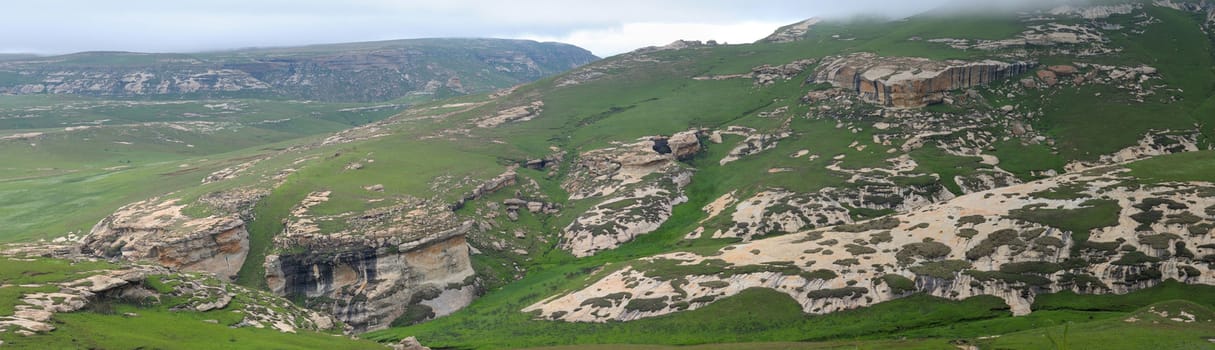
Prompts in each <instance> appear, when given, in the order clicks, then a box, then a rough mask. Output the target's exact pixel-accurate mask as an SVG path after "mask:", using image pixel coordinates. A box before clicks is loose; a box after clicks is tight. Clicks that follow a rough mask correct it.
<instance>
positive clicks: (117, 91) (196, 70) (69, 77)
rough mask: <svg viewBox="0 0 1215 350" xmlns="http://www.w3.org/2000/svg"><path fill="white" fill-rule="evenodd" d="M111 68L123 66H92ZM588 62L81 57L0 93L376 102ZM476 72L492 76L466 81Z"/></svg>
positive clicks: (508, 46) (58, 61)
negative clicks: (117, 63) (119, 62)
mask: <svg viewBox="0 0 1215 350" xmlns="http://www.w3.org/2000/svg"><path fill="white" fill-rule="evenodd" d="M112 59H122V60H126V61H129V62H132V63H130V64H124V65H122V66H114V65H106V64H99V63H95V62H98V61H99V60H112ZM596 59H597V58H596V57H595V56H594V55H592V54H591V53H590V52H588V51H586V50H583V49H581V48H578V47H575V46H571V45H566V44H558V43H538V42H533V41H525V40H497V39H418V40H399V41H385V42H372V43H354V44H336V45H317V46H310V47H308V48H307V50H299V48H286V49H252V50H240V51H232V52H224V53H209V54H146V53H129V52H86V53H78V54H72V55H65V56H56V57H46V58H29V59H20V60H8V61H3V62H0V72H6V73H11V74H18V75H20V76H22V77H23V78H22V79H21V80H20V81H21V82H20V83H10V84H9V85H0V94H22V95H24V94H78V95H90V96H124V97H127V96H152V95H159V96H173V95H184V94H190V95H202V96H208V97H225V96H241V97H245V96H250V95H253V96H267V97H288V98H299V99H312V100H328V101H375V100H391V99H395V98H399V97H402V96H406V95H409V94H414V95H426V94H434V93H436V92H439V91H450V92H454V93H468V92H480V91H492V90H495V89H500V88H506V87H509V86H512V85H516V84H519V83H523V82H527V81H531V80H535V79H538V78H541V77H544V76H547V75H550V74H554V73H558V72H563V71H566V70H568V69H571V68H574V67H577V66H580V65H583V64H586V63H588V62H591V61H594V60H596ZM469 67H472V68H469ZM480 70H485V71H491V72H494V73H495V74H493V75H492V77H490V75H482V74H473V72H476V71H480ZM352 87H356V88H352Z"/></svg>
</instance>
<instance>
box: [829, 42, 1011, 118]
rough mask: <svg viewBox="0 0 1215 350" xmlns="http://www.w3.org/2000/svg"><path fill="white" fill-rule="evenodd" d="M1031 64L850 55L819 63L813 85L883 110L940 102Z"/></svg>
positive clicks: (1005, 76)
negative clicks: (823, 85) (844, 92)
mask: <svg viewBox="0 0 1215 350" xmlns="http://www.w3.org/2000/svg"><path fill="white" fill-rule="evenodd" d="M1034 65H1035V63H1032V62H1012V63H1006V62H1000V61H994V60H986V61H976V62H970V61H959V60H950V61H934V60H930V59H926V58H912V57H881V56H878V55H876V54H873V53H855V54H851V55H845V56H834V57H828V58H825V59H823V62H822V64H820V65H819V67H818V68H817V69H816V70H815V73H814V81H816V82H827V83H831V84H832V85H834V86H836V87H840V88H843V89H846V90H848V91H853V92H856V93H858V94H859V95H860V97H861V99H862V100H865V101H869V102H873V103H877V104H881V105H884V106H888V107H899V108H914V107H923V106H926V105H929V104H933V103H939V102H941V100H942V95H941V93H942V92H945V91H950V90H956V89H963V88H969V87H972V86H979V85H985V84H988V83H991V82H994V81H998V80H1002V79H1008V78H1011V77H1014V76H1017V75H1020V74H1022V73H1025V72H1028V71H1029V69H1030V68H1032V67H1033V66H1034Z"/></svg>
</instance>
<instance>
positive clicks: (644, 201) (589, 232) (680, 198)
mask: <svg viewBox="0 0 1215 350" xmlns="http://www.w3.org/2000/svg"><path fill="white" fill-rule="evenodd" d="M699 135H700V131H698V130H689V131H685V132H680V133H676V134H675V135H672V136H671V137H662V136H659V137H649V138H643V139H642V140H640V141H639V142H636V143H631V144H625V145H619V146H617V147H612V148H605V149H598V150H593V151H589V152H586V153H583V154H582V155H580V156H579V157H578V160H577V162H576V163H575V164H574V168H573V169H572V170H571V173H572V174H573V176H571V177H570V178H569V179H568V180H566V181H565V183H563V184H562V187H564V188H565V189H566V190H567V191H569V192H570V200H599V201H600V202H599V203H598V204H597V205H595V206H594V207H593V208H591V209H590V210H587V211H586V212H584V213H582V214H581V215H579V216H578V217H577V218H575V219H574V221H573V222H572V223H570V224H569V225H568V226H566V227H565V228H564V229H563V230H562V232H561V237H562V238H561V244H560V245H561V247H562V248H563V249H566V250H568V251H570V252H571V253H573V254H574V255H576V256H589V255H594V254H595V253H596V252H599V251H602V250H605V249H611V248H615V247H617V246H619V245H620V244H622V243H625V242H628V241H631V240H633V238H635V237H637V236H639V235H643V234H646V233H650V232H653V231H654V230H655V229H657V228H658V226H659V225H661V224H662V223H663V222H665V221H666V220H667V219H668V218H669V217H670V216H671V210H672V208H673V207H674V206H675V205H678V204H680V203H683V202H685V201H686V200H687V198H686V197H684V195H683V192H682V191H683V187H684V186H686V185H687V184H688V182H689V181H691V177H692V170H691V169H689V168H688V167H686V166H684V165H682V164H681V163H680V162H679V160H680V159H688V158H691V157H692V156H694V155H695V154H696V153H697V152H699V151H700V150H701V146H700V139H699Z"/></svg>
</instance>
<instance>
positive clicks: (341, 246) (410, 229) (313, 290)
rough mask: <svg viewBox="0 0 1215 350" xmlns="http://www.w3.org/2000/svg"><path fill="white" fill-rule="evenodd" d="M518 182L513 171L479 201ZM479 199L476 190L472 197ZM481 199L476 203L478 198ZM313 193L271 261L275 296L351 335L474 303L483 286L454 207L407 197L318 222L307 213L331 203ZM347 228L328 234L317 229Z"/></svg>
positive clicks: (467, 225)
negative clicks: (329, 224) (337, 323)
mask: <svg viewBox="0 0 1215 350" xmlns="http://www.w3.org/2000/svg"><path fill="white" fill-rule="evenodd" d="M513 181H514V172H513V170H511V171H507V173H505V174H503V175H500V176H498V177H495V178H494V180H491V181H488V182H486V183H485V184H483V185H482V186H480V187H478V189H479V191H480V192H479V193H480V194H482V195H483V194H485V193H488V192H490V191H494V190H497V189H500V188H501V187H503V186H506V183H508V182H513ZM474 192H475V191H474ZM474 197H476V196H474ZM328 199H329V193H328V192H315V193H312V194H311V195H309V196H308V197H307V198H305V199H304V200H303V202H301V203H300V204H299V205H297V206H296V208H294V209H292V212H291V215H290V216H289V217H288V220H287V224H286V227H285V229H284V232H282V233H281V234H279V235H277V236H275V238H274V248H275V251H276V252H278V253H277V254H273V255H269V256H267V257H266V261H265V263H264V266H265V269H266V276H265V278H266V283H267V285H268V286H269V287H270V290H271V291H272V292H274V293H275V294H277V295H282V296H288V297H299V298H305V299H306V302H305V303H306V304H307V305H308V306H309V307H312V308H315V309H318V310H322V311H326V312H328V313H330V314H332V315H334V317H336V318H338V319H339V320H341V321H342V322H345V323H346V324H347V326H348V327H349V329H348V330H349V331H351V332H366V331H371V330H377V329H383V328H386V327H388V326H389V325H390V324H392V323H393V321H394V320H397V319H398V318H400V317H402V315H406V316H408V319H404V320H400V322H402V323H404V324H411V323H413V322H420V321H424V320H427V319H430V318H434V317H438V316H443V315H447V314H450V313H452V312H454V311H455V310H458V309H460V308H462V307H464V306H466V305H468V304H469V303H470V302H472V300H473V298H474V297H475V296H476V295H477V293H478V292H479V290H478V289H479V286H478V283H477V280H476V278H475V277H474V271H473V269H472V264H471V262H470V260H469V246H468V244H467V242H466V241H465V235H466V234H467V233H468V232H469V230H470V229H471V228H472V225H473V222H472V221H466V222H460V221H458V220H457V219H456V217H455V215H454V214H453V213H452V209H451V208H449V204H442V203H437V202H435V201H433V200H420V199H416V198H405V199H403V200H402V202H401V203H399V204H397V205H392V206H388V207H383V208H377V209H371V210H368V211H366V212H358V213H344V214H338V215H327V216H319V215H315V214H313V213H311V212H310V211H309V209H310V208H312V207H313V206H316V205H318V204H320V203H324V202H326V201H328ZM335 220H336V221H342V222H344V223H345V227H346V228H345V229H343V230H342V231H339V232H331V233H325V232H323V230H321V229H320V227H319V226H318V223H319V222H324V221H335Z"/></svg>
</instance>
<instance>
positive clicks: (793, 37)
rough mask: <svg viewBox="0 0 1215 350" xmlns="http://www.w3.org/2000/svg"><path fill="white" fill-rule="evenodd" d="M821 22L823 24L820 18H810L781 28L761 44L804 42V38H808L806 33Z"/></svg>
mask: <svg viewBox="0 0 1215 350" xmlns="http://www.w3.org/2000/svg"><path fill="white" fill-rule="evenodd" d="M819 22H822V19H821V18H818V17H812V18H808V19H806V20H804V21H801V22H797V23H794V24H790V25H787V26H784V27H781V28H780V29H777V30H776V32H773V33H772V34H771V35H768V37H766V38H763V39H762V40H760V41H761V42H771V43H787V42H793V41H798V40H802V38H804V37H805V36H806V33H808V32H810V28H811V27H814V25H815V24H818V23H819Z"/></svg>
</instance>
